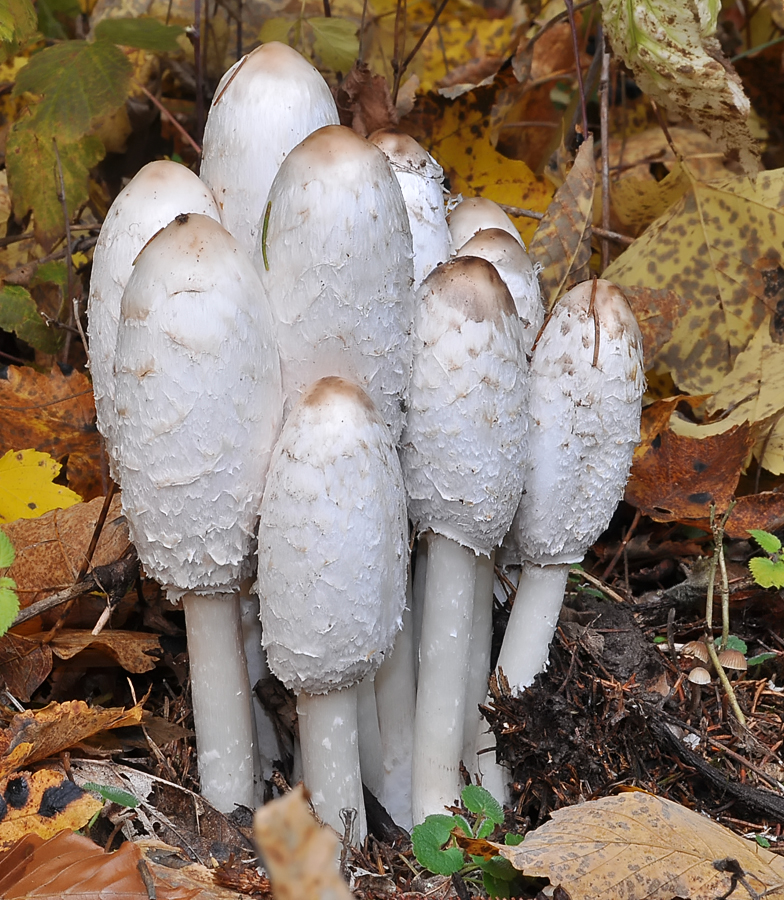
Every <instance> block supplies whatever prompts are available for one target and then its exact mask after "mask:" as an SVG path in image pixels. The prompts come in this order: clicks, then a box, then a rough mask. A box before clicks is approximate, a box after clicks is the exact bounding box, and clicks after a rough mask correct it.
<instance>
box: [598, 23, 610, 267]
mask: <svg viewBox="0 0 784 900" xmlns="http://www.w3.org/2000/svg"><path fill="white" fill-rule="evenodd" d="M601 32H602V30H601V28H600V29H599V34H598V35H597V45H599V46H600V47H601V53H602V75H601V81H600V82H599V122H600V127H601V139H602V228H603V229H604V230H605V231H609V230H610V54H609V53H608V52H607V49H606V47H605V46H604V35H603V34H602V33H601ZM598 52H599V49H598V47H597V53H598ZM609 265H610V242H609V240H608V239H607V238H606V237H605V238H602V271H604V270H605V269H606V268H607V266H609Z"/></svg>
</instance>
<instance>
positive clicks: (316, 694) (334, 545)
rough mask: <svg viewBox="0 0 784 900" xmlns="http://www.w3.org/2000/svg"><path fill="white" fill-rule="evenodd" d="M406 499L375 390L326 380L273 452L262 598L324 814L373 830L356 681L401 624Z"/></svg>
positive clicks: (357, 831)
mask: <svg viewBox="0 0 784 900" xmlns="http://www.w3.org/2000/svg"><path fill="white" fill-rule="evenodd" d="M407 531H408V528H407V520H406V508H405V492H404V489H403V479H402V474H401V472H400V463H399V461H398V458H397V454H396V452H395V447H394V444H393V442H392V438H391V436H390V434H389V430H388V429H387V427H386V425H385V424H384V422H383V420H382V419H381V417H380V415H379V414H378V412H377V410H376V408H375V407H374V405H373V403H372V402H371V401H370V399H369V398H368V396H367V394H366V393H365V392H364V391H363V390H362V389H361V388H360V387H358V386H357V385H355V384H353V383H351V382H348V381H346V380H344V379H342V378H335V377H329V378H322V379H320V380H319V381H317V382H316V383H315V384H314V385H312V386H311V387H310V388H309V389H308V390H307V391H306V392H305V393H304V394H303V396H302V397H301V398H300V400H299V402H298V403H297V404H296V405H295V407H294V409H293V410H292V411H291V414H290V415H289V417H288V419H287V420H286V424H285V425H284V428H283V431H282V433H281V436H280V439H279V441H278V443H277V445H276V447H275V452H274V455H273V460H272V464H271V466H270V472H269V477H268V480H267V487H266V489H265V491H264V498H263V500H262V504H261V518H260V524H259V550H258V554H259V571H258V591H259V597H260V600H261V617H262V626H263V634H264V646H265V649H266V651H267V658H268V660H269V665H270V668H271V669H272V671H273V672H274V673H275V675H277V677H278V678H280V680H281V681H282V682H283V683H284V684H285V685H286V686H287V687H289V688H290V689H292V690H293V691H295V692H296V693H297V712H298V714H299V723H300V741H301V745H302V765H303V771H304V780H305V785H306V787H307V788H308V789H309V790H310V792H311V795H312V797H313V802H314V805H315V807H316V811H317V812H318V814H319V815H320V816H321V818H322V819H324V821H325V822H327V823H328V824H329V825H331V826H332V827H333V828H334V829H335V830H337V831H338V832H339V833H342V832H343V824H342V822H341V819H340V810H341V809H343V808H353V809H356V810H357V812H358V814H359V815H358V822H357V824H356V826H355V828H354V830H353V832H352V834H351V837H352V840H354V841H359V840H361V839H362V838H363V836H364V834H365V823H364V804H363V800H362V783H361V778H360V771H359V753H358V729H357V691H356V685H357V683H358V682H359V681H360V680H361V679H362V678H364V677H366V676H368V675H371V674H372V673H373V672H374V671H375V670H376V669H377V668H378V666H379V665H380V663H381V661H382V659H383V658H384V655H385V654H386V653H387V652H388V651H389V649H390V648H391V646H392V643H393V641H394V637H395V634H396V633H397V631H398V629H399V628H400V617H401V613H402V611H403V603H404V597H405V582H406V568H407V560H408V546H407V540H406V539H407Z"/></svg>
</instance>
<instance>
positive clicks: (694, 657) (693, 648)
mask: <svg viewBox="0 0 784 900" xmlns="http://www.w3.org/2000/svg"><path fill="white" fill-rule="evenodd" d="M681 656H682V657H683V658H684V659H686V660H687V661H688V662H689V663H690V665H699V664H700V663H702V664H703V665H707V664H708V661H709V660H710V656H709V655H708V648H707V646H706V645H705V642H704V641H689V642H688V644H684V645H683V647H682V649H681Z"/></svg>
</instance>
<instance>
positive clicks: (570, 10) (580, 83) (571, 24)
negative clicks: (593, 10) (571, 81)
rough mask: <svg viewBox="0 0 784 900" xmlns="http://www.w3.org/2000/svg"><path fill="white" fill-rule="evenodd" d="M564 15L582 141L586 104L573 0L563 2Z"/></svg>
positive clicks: (584, 131) (585, 134)
mask: <svg viewBox="0 0 784 900" xmlns="http://www.w3.org/2000/svg"><path fill="white" fill-rule="evenodd" d="M564 2H565V4H566V14H567V16H568V17H569V28H570V30H571V32H572V49H573V51H574V64H575V67H576V68H577V90H578V91H579V92H580V112H581V113H582V118H583V140H585V139H586V138H587V137H588V104H587V103H586V102H585V85H584V84H583V70H582V69H581V68H580V42H579V40H578V38H577V21H576V20H575V18H574V0H564Z"/></svg>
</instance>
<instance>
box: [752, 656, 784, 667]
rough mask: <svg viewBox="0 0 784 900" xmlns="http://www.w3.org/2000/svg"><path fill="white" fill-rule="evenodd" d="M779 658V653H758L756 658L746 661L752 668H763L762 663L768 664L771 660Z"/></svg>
mask: <svg viewBox="0 0 784 900" xmlns="http://www.w3.org/2000/svg"><path fill="white" fill-rule="evenodd" d="M777 656H778V653H758V654H757V655H756V656H752V657H751V659H748V660H746V665H747V666H749V667H751V666H761V665H762V663H764V662H767V661H768V660H769V659H775V658H776V657H777Z"/></svg>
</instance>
